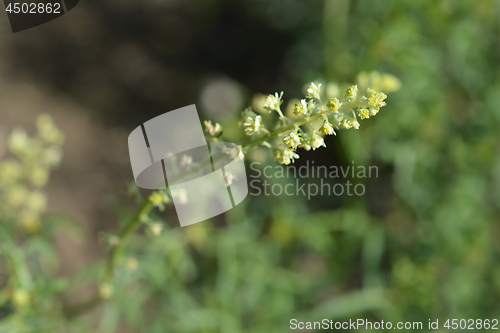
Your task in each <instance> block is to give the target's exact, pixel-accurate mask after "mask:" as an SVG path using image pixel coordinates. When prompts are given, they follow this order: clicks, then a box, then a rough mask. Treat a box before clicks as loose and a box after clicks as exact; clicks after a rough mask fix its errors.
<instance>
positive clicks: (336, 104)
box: [326, 98, 341, 113]
mask: <svg viewBox="0 0 500 333" xmlns="http://www.w3.org/2000/svg"><path fill="white" fill-rule="evenodd" d="M340 105H341V104H340V101H339V100H338V99H336V98H331V99H330V100H329V101H328V103H327V104H326V106H327V107H328V108H329V109H330V111H332V112H334V113H338V112H339V109H340Z"/></svg>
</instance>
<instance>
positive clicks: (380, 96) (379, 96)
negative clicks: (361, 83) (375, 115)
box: [368, 92, 387, 108]
mask: <svg viewBox="0 0 500 333" xmlns="http://www.w3.org/2000/svg"><path fill="white" fill-rule="evenodd" d="M386 98H387V95H386V94H384V93H383V92H379V93H372V94H370V96H369V97H368V104H370V105H371V106H373V107H376V108H380V107H382V106H384V105H385V102H384V100H385V99H386Z"/></svg>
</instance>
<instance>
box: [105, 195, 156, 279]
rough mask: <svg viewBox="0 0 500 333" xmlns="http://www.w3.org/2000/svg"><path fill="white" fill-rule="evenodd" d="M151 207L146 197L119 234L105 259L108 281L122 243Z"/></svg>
mask: <svg viewBox="0 0 500 333" xmlns="http://www.w3.org/2000/svg"><path fill="white" fill-rule="evenodd" d="M152 208H153V204H152V203H151V201H149V200H148V199H145V200H144V201H143V202H142V204H141V206H140V208H139V210H138V211H137V213H136V214H135V215H134V217H133V218H132V219H131V220H130V221H129V223H128V224H127V226H126V227H125V229H123V231H122V232H121V234H120V242H119V243H118V244H117V245H116V246H115V247H113V249H112V250H111V253H110V255H109V257H108V259H107V261H106V274H105V280H106V281H107V282H110V281H111V280H112V279H113V275H114V272H115V269H116V263H117V261H118V258H119V256H120V254H121V252H122V250H123V245H124V244H125V241H126V240H127V239H128V237H129V236H130V235H132V234H133V233H134V231H135V230H136V229H137V228H138V227H139V225H140V224H141V221H142V220H143V219H144V218H145V217H146V216H147V215H148V214H149V212H150V211H151V209H152Z"/></svg>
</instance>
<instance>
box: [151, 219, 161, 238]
mask: <svg viewBox="0 0 500 333" xmlns="http://www.w3.org/2000/svg"><path fill="white" fill-rule="evenodd" d="M149 230H151V233H152V234H153V235H154V236H160V235H161V232H162V230H163V224H161V223H160V222H154V223H151V225H150V226H149Z"/></svg>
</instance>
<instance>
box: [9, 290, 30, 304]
mask: <svg viewBox="0 0 500 333" xmlns="http://www.w3.org/2000/svg"><path fill="white" fill-rule="evenodd" d="M12 302H13V303H14V305H15V306H16V308H25V307H27V306H28V305H29V303H30V295H29V293H28V292H27V291H25V290H23V289H16V290H15V291H14V293H13V294H12Z"/></svg>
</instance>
